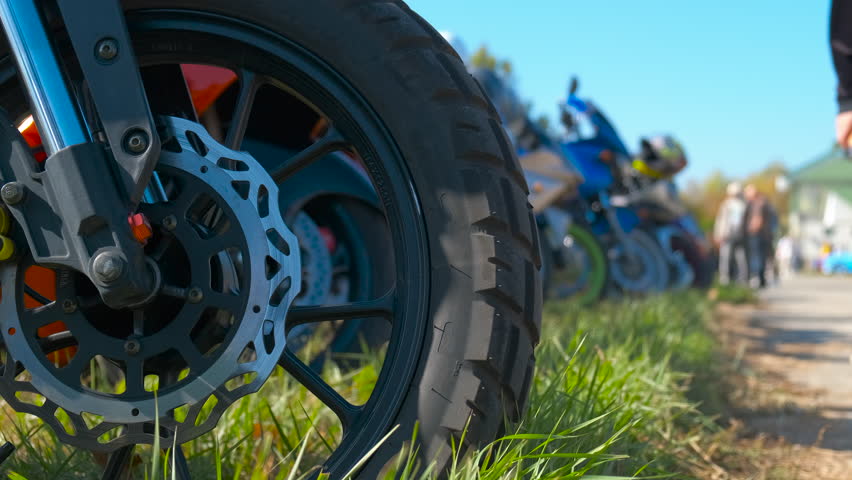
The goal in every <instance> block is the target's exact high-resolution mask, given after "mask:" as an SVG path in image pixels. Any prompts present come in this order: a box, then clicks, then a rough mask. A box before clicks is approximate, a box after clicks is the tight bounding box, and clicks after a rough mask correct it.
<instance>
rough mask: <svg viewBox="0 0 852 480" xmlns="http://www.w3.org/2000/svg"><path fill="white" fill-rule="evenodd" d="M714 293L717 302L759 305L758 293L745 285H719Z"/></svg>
mask: <svg viewBox="0 0 852 480" xmlns="http://www.w3.org/2000/svg"><path fill="white" fill-rule="evenodd" d="M713 291H714V292H715V294H714V296H715V299H716V301H718V302H724V303H733V304H735V305H743V304H755V303H757V300H758V298H757V292H755V291H754V289H752V288H749V287H747V286H745V285H736V284H729V285H717V286H716V287H715V288H714V289H713Z"/></svg>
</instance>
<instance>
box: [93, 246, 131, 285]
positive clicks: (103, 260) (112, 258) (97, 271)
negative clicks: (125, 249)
mask: <svg viewBox="0 0 852 480" xmlns="http://www.w3.org/2000/svg"><path fill="white" fill-rule="evenodd" d="M92 273H93V274H94V276H95V278H96V279H97V280H100V281H101V282H104V283H112V282H114V281H116V280H118V279H119V278H121V275H122V274H123V273H124V259H123V258H121V257H120V256H118V255H116V254H114V253H112V252H103V253H101V254H99V255H98V256H97V257H95V260H94V261H93V262H92Z"/></svg>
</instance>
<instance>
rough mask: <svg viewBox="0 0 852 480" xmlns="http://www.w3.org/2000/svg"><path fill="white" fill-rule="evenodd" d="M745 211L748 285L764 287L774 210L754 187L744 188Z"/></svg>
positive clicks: (769, 253) (770, 252)
mask: <svg viewBox="0 0 852 480" xmlns="http://www.w3.org/2000/svg"><path fill="white" fill-rule="evenodd" d="M745 200H746V210H745V218H744V219H743V224H744V227H745V241H746V250H747V256H748V267H749V268H748V271H749V285H751V286H752V287H753V288H763V287H765V286H766V265H767V260H768V258H769V256H770V255H772V235H773V225H774V224H775V210H774V209H773V208H772V206H771V205H770V204H769V200H768V199H767V198H766V196H765V195H763V194H762V193H760V191H758V190H757V187H755V186H754V185H751V184H749V185H747V186H746V188H745Z"/></svg>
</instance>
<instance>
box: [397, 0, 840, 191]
mask: <svg viewBox="0 0 852 480" xmlns="http://www.w3.org/2000/svg"><path fill="white" fill-rule="evenodd" d="M408 3H409V5H410V6H411V7H412V8H413V9H414V10H416V11H417V12H418V13H420V14H421V15H422V16H423V17H424V18H426V19H427V20H429V21H430V22H431V23H432V24H433V25H434V26H435V27H436V28H437V29H438V30H447V31H451V32H453V33H454V34H457V35H459V36H460V37H461V38H462V39H463V40H464V43H465V44H466V45H467V48H468V49H469V50H470V51H471V52H472V51H473V50H475V49H476V48H477V47H479V46H480V45H482V44H486V45H488V47H489V48H490V50H491V51H492V52H493V53H494V54H496V55H497V56H498V57H501V58H507V59H510V60H511V61H512V62H513V64H514V66H515V77H516V81H517V87H518V90H519V92H520V94H521V95H522V97H524V98H526V99H528V100H531V101H532V102H533V104H534V107H533V111H534V112H535V113H546V114H548V115H550V116H551V118H553V119H555V118H556V112H557V107H556V105H557V102H558V101H559V99H560V98H564V97H565V95H566V92H565V90H566V88H567V84H568V79H569V77H570V76H571V75H572V74H577V75H579V77H580V80H581V87H580V92H581V93H582V94H584V96H588V97H590V98H593V99H595V100H596V102H597V104H598V105H599V106H600V107H601V108H602V109H603V110H604V111H605V112H607V114H608V115H609V116H610V117H611V119H612V120H613V121H614V122H615V124H616V126H617V127H618V128H619V129H620V130H621V133H622V134H623V135H624V137H625V139H626V140H627V141H628V144H629V145H630V146H631V147H635V145H637V142H638V138H639V137H640V136H641V135H647V134H653V133H660V132H671V133H673V134H674V135H676V136H677V137H678V138H680V139H681V140H682V142H683V143H684V145H685V147H686V148H687V151H688V153H689V155H690V161H691V164H690V167H689V170H687V172H686V174H685V176H686V177H687V178H700V177H703V176H704V175H707V174H708V173H709V172H711V171H712V170H713V169H716V168H718V169H721V170H722V171H724V172H725V173H726V174H729V175H735V176H740V175H745V174H747V173H750V172H752V171H755V170H758V169H760V168H762V167H763V166H764V165H766V164H767V163H769V162H770V161H773V160H781V161H783V162H784V163H786V164H787V165H788V166H790V167H794V168H795V167H796V166H801V165H802V164H804V163H806V162H808V161H810V160H812V159H813V158H814V157H815V156H816V155H818V154H820V153H822V152H824V151H825V150H826V149H827V148H828V147H829V146H830V144H831V142H832V139H833V128H834V127H833V122H834V113H835V109H836V106H835V102H834V87H835V76H834V72H833V70H832V66H831V57H830V55H829V50H828V11H829V0H774V1H773V0H717V1H715V2H703V1H699V0H680V1H679V0H584V1H578V0H527V1H525V2H520V1H509V0H409V2H408Z"/></svg>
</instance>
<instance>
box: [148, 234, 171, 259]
mask: <svg viewBox="0 0 852 480" xmlns="http://www.w3.org/2000/svg"><path fill="white" fill-rule="evenodd" d="M174 240H175V237H174V235H163V236H162V237H161V238H160V241H159V242H157V247H156V248H155V249H154V251H153V252H151V254H150V255H148V256H149V257H151V259H152V260H154V261H155V262H159V261H160V260H162V259H163V255H165V254H166V252H167V251H168V250H169V247H170V246H171V244H172V242H174Z"/></svg>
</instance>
